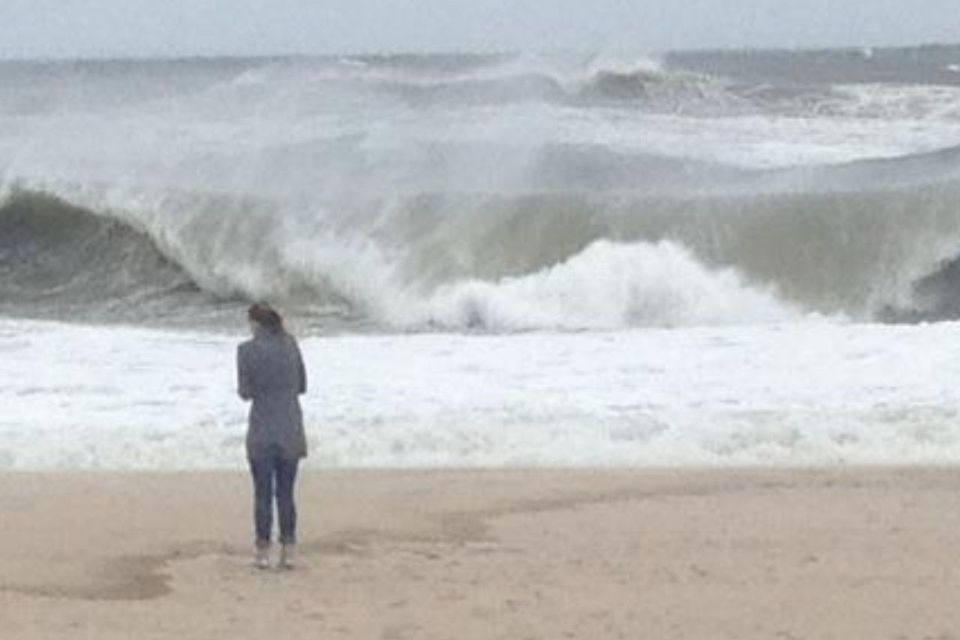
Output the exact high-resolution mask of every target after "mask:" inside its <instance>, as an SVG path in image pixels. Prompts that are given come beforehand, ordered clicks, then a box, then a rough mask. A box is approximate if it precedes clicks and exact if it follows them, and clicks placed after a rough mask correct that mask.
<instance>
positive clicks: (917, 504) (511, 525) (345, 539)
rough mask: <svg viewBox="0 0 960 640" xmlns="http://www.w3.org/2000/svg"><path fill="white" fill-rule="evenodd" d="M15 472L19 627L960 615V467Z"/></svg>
mask: <svg viewBox="0 0 960 640" xmlns="http://www.w3.org/2000/svg"><path fill="white" fill-rule="evenodd" d="M249 492H250V488H249V486H248V481H247V479H246V477H245V476H243V475H241V474H230V473H201V474H167V475H162V474H120V473H104V474H19V473H9V474H3V475H0V514H2V515H0V639H2V640H17V639H21V638H22V639H30V640H33V639H44V640H47V639H51V638H71V639H83V638H90V639H96V640H110V639H113V638H118V639H119V638H122V639H124V640H129V639H137V640H140V639H147V638H177V639H194V638H198V639H199V638H203V639H206V638H210V639H214V638H223V639H227V640H233V639H245V638H275V639H278V640H280V639H282V640H295V639H299V638H310V639H336V638H359V639H364V640H377V639H383V640H401V639H406V638H409V639H419V638H436V639H444V640H447V639H449V640H470V639H475V638H483V639H487V638H502V639H505V640H525V639H528V638H536V639H541V638H542V639H550V640H552V639H563V638H583V639H585V640H603V639H606V638H629V639H631V640H635V639H653V640H660V639H671V638H695V639H698V640H709V639H714V638H717V639H721V638H772V639H793V638H797V639H799V638H810V639H814V638H815V639H828V638H837V639H843V640H852V639H858V638H864V639H866V638H869V639H871V640H876V639H885V638H889V639H891V640H892V639H897V640H922V639H946V638H960V472H958V471H956V470H862V469H861V470H829V471H827V470H824V471H720V472H717V471H703V472H699V471H651V472H609V471H602V472H601V471H595V472H591V471H509V472H504V471H491V472H344V473H340V472H337V473H307V474H304V476H303V477H302V481H301V486H300V509H301V529H302V531H301V533H302V545H301V553H302V556H301V561H302V563H301V564H302V566H300V567H299V568H297V569H295V570H293V571H268V572H259V571H256V570H254V569H253V568H251V566H250V551H249V537H250V527H251V525H250V523H249V518H250V515H249V510H250V504H249V502H250V498H249Z"/></svg>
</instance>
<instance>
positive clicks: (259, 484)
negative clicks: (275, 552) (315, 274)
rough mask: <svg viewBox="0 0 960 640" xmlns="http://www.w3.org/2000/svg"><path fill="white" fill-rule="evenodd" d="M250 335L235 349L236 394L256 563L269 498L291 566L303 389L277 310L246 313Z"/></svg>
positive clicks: (265, 540)
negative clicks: (245, 424) (244, 412)
mask: <svg viewBox="0 0 960 640" xmlns="http://www.w3.org/2000/svg"><path fill="white" fill-rule="evenodd" d="M247 317H248V319H249V321H250V329H251V331H252V332H253V338H252V339H251V340H248V341H246V342H244V343H243V344H241V345H240V347H239V348H238V350H237V379H238V389H237V390H238V392H239V394H240V397H241V398H243V399H244V400H252V401H253V404H252V406H251V407H250V423H249V428H248V431H247V458H248V460H249V462H250V472H251V474H252V475H253V487H254V524H255V529H256V564H257V566H258V567H259V568H261V569H266V568H268V567H269V566H270V540H271V532H272V527H273V500H274V497H276V502H277V513H278V516H279V518H278V519H279V520H280V545H281V547H280V560H279V565H280V567H283V568H291V567H292V566H293V551H294V545H295V544H296V541H297V508H296V505H295V503H294V484H295V482H296V479H297V466H298V464H299V462H300V459H301V458H304V457H306V455H307V441H306V436H305V434H304V430H303V414H302V412H301V410H300V400H299V397H298V396H299V395H300V394H302V393H305V392H306V390H307V376H306V370H305V369H304V366H303V358H302V357H301V355H300V348H299V347H298V346H297V341H296V340H295V339H294V337H293V336H292V335H290V334H289V333H287V331H286V330H285V329H284V327H283V319H282V318H281V317H280V314H279V313H277V312H276V311H274V310H273V309H272V308H270V306H269V305H266V304H255V305H253V306H252V307H250V309H249V311H248V312H247Z"/></svg>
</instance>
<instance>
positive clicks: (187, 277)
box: [0, 47, 960, 469]
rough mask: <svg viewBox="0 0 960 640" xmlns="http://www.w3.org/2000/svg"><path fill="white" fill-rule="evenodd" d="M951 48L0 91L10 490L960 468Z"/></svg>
mask: <svg viewBox="0 0 960 640" xmlns="http://www.w3.org/2000/svg"><path fill="white" fill-rule="evenodd" d="M957 69H960V47H928V48H920V49H906V50H883V49H877V50H837V51H821V52H740V53H729V52H726V53H724V52H719V53H711V52H701V53H696V54H670V55H666V56H661V57H659V58H656V59H654V58H648V57H647V58H645V57H636V58H624V57H619V58H614V57H609V56H566V57H563V56H552V57H546V56H380V57H378V56H371V57H363V58H356V57H354V58H348V57H342V58H337V57H331V58H279V59H196V60H179V61H160V60H156V61H151V60H141V61H127V60H115V61H78V62H3V63H0V354H2V355H3V356H4V358H3V364H2V365H0V396H2V398H3V407H4V412H3V414H4V415H3V416H0V468H3V467H12V468H95V467H105V468H159V469H166V468H177V469H179V468H208V467H216V468H219V467H232V466H239V465H241V464H242V455H243V454H242V441H243V429H244V412H245V407H244V406H243V405H242V404H241V403H240V402H239V401H238V400H237V399H236V398H235V396H234V393H233V385H234V380H233V375H234V372H233V364H234V363H233V357H234V344H235V343H236V342H237V341H238V340H240V339H242V337H243V334H242V331H243V329H244V327H243V325H244V323H243V311H244V308H245V306H246V304H248V302H249V301H250V300H261V299H265V300H269V301H271V302H272V303H274V304H275V305H277V306H278V307H280V308H281V309H282V310H283V311H284V312H285V313H286V314H287V316H288V317H289V321H290V323H291V325H292V326H293V327H294V328H295V329H296V332H297V334H298V335H299V336H300V337H301V338H302V339H303V343H304V349H305V354H306V356H307V359H308V365H309V366H310V369H311V373H312V377H313V380H314V384H313V385H312V389H311V392H310V394H309V395H308V396H307V398H306V399H305V405H306V411H307V415H308V422H309V425H310V434H311V436H310V437H311V441H312V444H313V449H314V455H313V456H312V457H311V460H310V464H312V465H317V466H340V467H343V466H346V467H349V466H400V467H405V466H437V465H440V466H454V467H458V466H504V465H506V466H518V465H520V466H538V465H549V466H555V465H561V466H566V465H572V466H583V465H599V466H605V465H642V466H651V465H654V466H664V465H665V466H673V465H711V466H712V465H729V464H736V465H741V464H773V465H791V464H798V465H806V464H836V463H841V464H842V463H884V464H899V463H916V462H924V463H931V462H934V463H955V462H957V461H960V449H958V445H957V439H958V438H960V426H958V425H956V424H955V422H956V415H955V409H954V407H956V406H957V403H956V400H957V398H956V397H955V396H956V393H955V392H954V391H953V389H954V388H955V387H957V385H956V380H957V375H956V366H955V365H954V364H953V362H952V360H953V358H952V356H953V352H954V349H953V344H954V338H953V336H954V335H955V334H956V328H957V325H956V324H955V323H954V321H955V320H956V319H958V318H960V73H958V72H957Z"/></svg>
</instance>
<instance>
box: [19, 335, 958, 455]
mask: <svg viewBox="0 0 960 640" xmlns="http://www.w3.org/2000/svg"><path fill="white" fill-rule="evenodd" d="M958 329H960V325H957V324H954V323H942V324H937V325H916V326H882V325H857V324H844V323H836V322H829V323H827V322H820V323H812V322H807V323H802V324H779V325H769V326H754V327H727V328H720V327H716V328H702V329H671V330H664V329H650V330H643V331H628V332H622V331H621V332H591V333H565V334H554V333H534V334H522V335H506V336H471V335H377V336H330V337H316V338H307V339H305V340H303V345H302V346H303V350H304V354H305V357H306V361H307V363H308V366H309V370H310V373H311V384H310V390H309V393H308V394H307V396H305V398H304V406H305V411H306V416H307V424H308V432H309V439H310V442H311V446H312V450H313V453H312V456H311V457H310V458H309V460H308V462H307V464H308V465H310V466H311V467H322V468H333V467H422V466H451V467H475V466H496V467H502V466H507V467H509V466H556V465H560V466H584V465H599V466H638V465H639V466H684V465H707V466H725V465H775V466H776V465H820V464H838V463H839V464H858V463H868V464H873V463H880V464H907V463H951V464H956V463H958V462H960V426H958V425H960V416H958V409H957V407H960V385H957V384H956V380H957V379H960V364H958V360H957V358H956V357H955V355H954V354H953V350H952V349H951V348H950V347H949V345H951V344H952V343H953V342H954V341H955V337H956V333H957V331H958ZM238 339H239V337H237V338H234V337H230V336H223V335H205V334H189V333H168V332H158V331H150V330H145V329H124V328H117V327H114V328H102V327H81V326H67V325H61V324H52V323H40V322H19V321H10V320H3V321H0V354H2V356H3V360H4V362H5V363H6V365H5V366H4V367H0V403H2V406H3V408H4V411H3V413H2V415H0V467H3V468H13V469H33V468H42V469H64V468H71V469H78V468H106V469H122V468H131V469H206V468H240V467H242V466H243V434H244V429H245V406H244V405H243V404H242V403H241V402H240V401H239V399H237V398H236V397H235V395H234V391H233V387H234V371H233V367H234V344H235V342H236V341H237V340H238Z"/></svg>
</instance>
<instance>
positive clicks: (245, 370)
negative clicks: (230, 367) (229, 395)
mask: <svg viewBox="0 0 960 640" xmlns="http://www.w3.org/2000/svg"><path fill="white" fill-rule="evenodd" d="M237 394H239V396H240V397H241V398H243V399H244V400H249V399H250V398H252V397H253V393H252V391H251V389H250V371H249V365H248V363H247V358H246V353H244V350H243V345H240V346H239V347H238V348H237Z"/></svg>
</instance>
